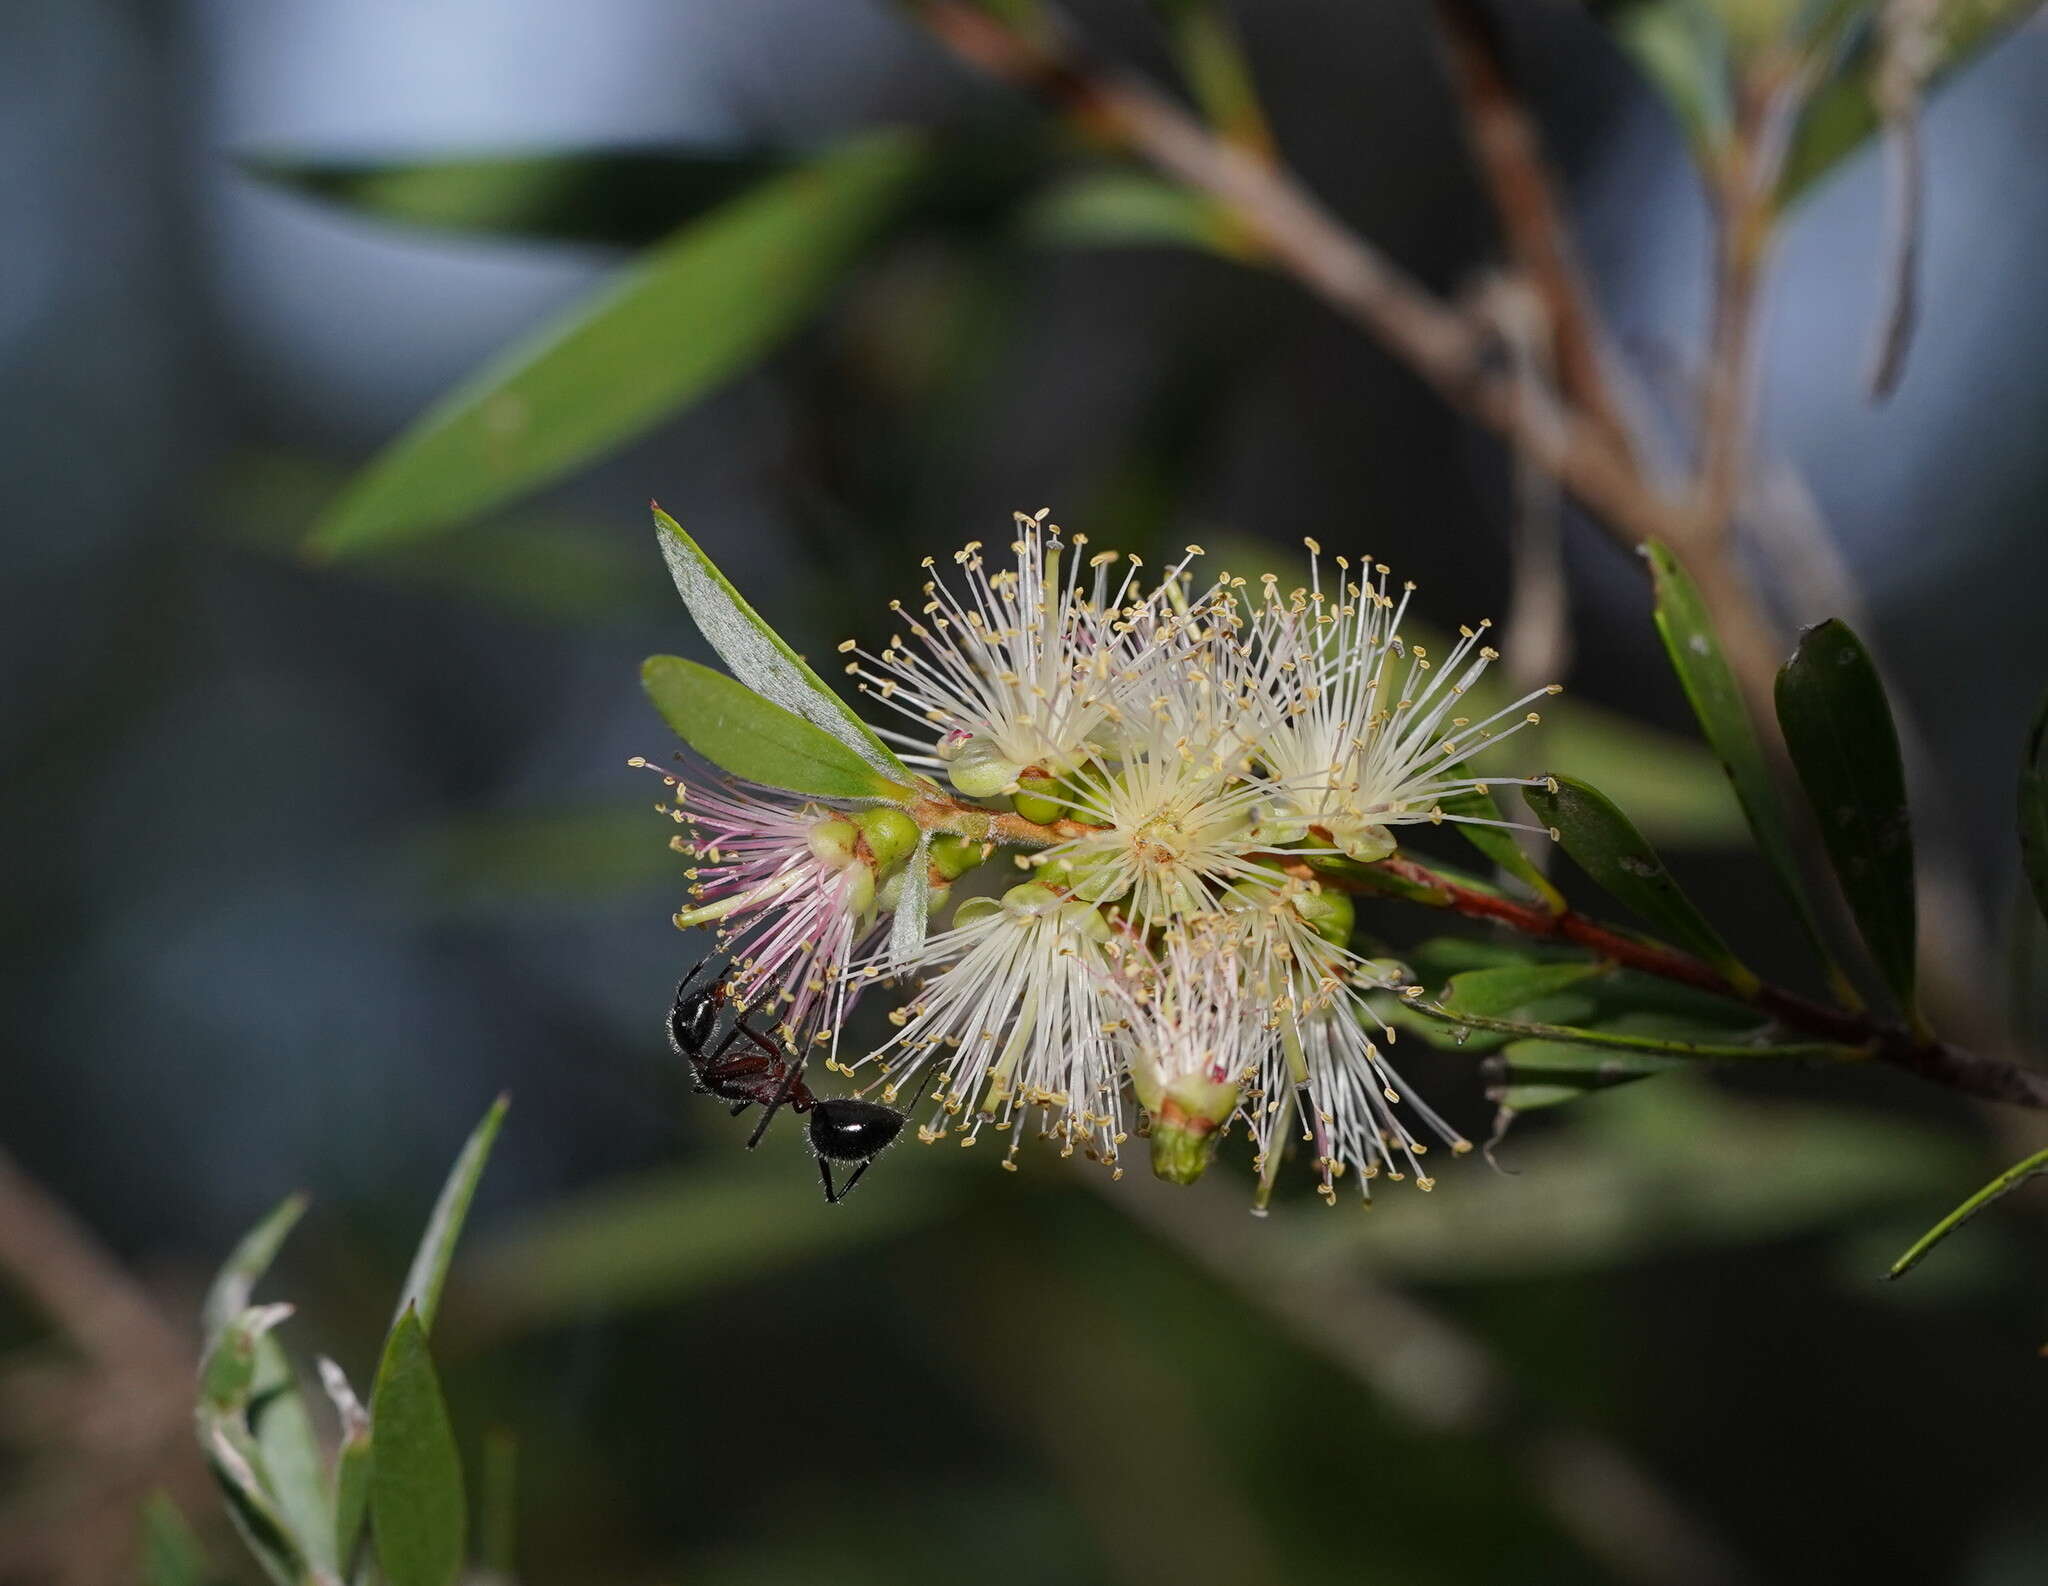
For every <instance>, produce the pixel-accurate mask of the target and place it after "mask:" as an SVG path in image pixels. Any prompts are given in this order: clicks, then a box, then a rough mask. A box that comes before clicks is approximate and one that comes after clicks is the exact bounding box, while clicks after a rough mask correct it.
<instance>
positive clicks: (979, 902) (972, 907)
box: [953, 898, 1003, 925]
mask: <svg viewBox="0 0 2048 1586" xmlns="http://www.w3.org/2000/svg"><path fill="white" fill-rule="evenodd" d="M1002 912H1003V906H1002V904H1000V903H999V902H997V901H996V900H995V899H994V898H965V899H963V900H962V901H961V904H960V907H959V908H957V909H955V910H954V911H953V923H954V924H955V925H972V924H973V923H974V922H975V921H976V920H985V919H987V918H988V917H989V916H990V915H991V914H1000V913H1002Z"/></svg>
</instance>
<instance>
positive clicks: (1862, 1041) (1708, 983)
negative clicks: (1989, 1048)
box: [1318, 857, 2048, 1109]
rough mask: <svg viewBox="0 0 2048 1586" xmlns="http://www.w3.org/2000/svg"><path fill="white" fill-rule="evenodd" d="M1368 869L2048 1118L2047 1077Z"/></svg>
mask: <svg viewBox="0 0 2048 1586" xmlns="http://www.w3.org/2000/svg"><path fill="white" fill-rule="evenodd" d="M1368 868H1370V869H1372V870H1377V871H1381V872H1384V873H1385V874H1387V875H1390V876H1393V877H1395V878H1397V879H1398V880H1400V881H1402V882H1405V883H1407V884H1408V885H1410V886H1414V887H1427V888H1429V889H1431V890H1432V891H1433V892H1435V893H1438V894H1440V895H1442V896H1443V897H1444V898H1445V899H1446V900H1447V901H1446V902H1445V903H1444V904H1443V905H1442V907H1445V908H1448V909H1450V910H1452V911H1453V912H1454V913H1457V914H1462V915H1465V916H1466V917H1467V918H1470V919H1478V920H1491V921H1493V922H1495V923H1496V924H1500V925H1505V926H1506V927H1507V928H1508V929H1510V930H1512V931H1517V932H1519V933H1521V934H1522V935H1524V936H1535V937H1549V938H1552V939H1556V940H1562V941H1567V942H1571V943H1573V944H1574V945H1575V946H1579V947H1584V948H1586V949H1588V950H1590V951H1592V952H1595V953H1597V954H1599V955H1600V956H1601V957H1602V958H1605V959H1608V960H1609V961H1611V962H1613V963H1615V964H1618V965H1620V966H1621V967H1623V968H1625V969H1634V970H1639V971H1641V972H1642V973H1644V974H1647V975H1655V976H1657V977H1658V978H1659V979H1662V980H1670V981H1675V982H1677V983H1678V984H1680V985H1685V986H1692V987H1694V988H1696V989H1698V990H1700V991H1707V992H1712V993H1713V994H1714V995H1716V996H1721V997H1727V998H1729V999H1731V1000H1732V1001H1736V1002H1743V1003H1747V1004H1749V1005H1750V1006H1751V1007H1754V1008H1756V1009H1757V1010H1758V1011H1759V1012H1762V1013H1766V1014H1769V1015H1770V1016H1771V1017H1772V1018H1773V1019H1776V1020H1777V1021H1778V1022H1779V1023H1780V1024H1782V1025H1784V1026H1786V1027H1787V1028H1788V1029H1793V1030H1798V1031H1800V1032H1802V1033H1803V1034H1807V1035H1815V1036H1819V1037H1820V1038H1821V1039H1822V1040H1825V1041H1831V1042H1834V1043H1837V1044H1839V1045H1843V1046H1863V1047H1868V1048H1869V1049H1870V1052H1871V1055H1872V1056H1873V1057H1876V1058H1877V1059H1879V1060H1880V1061H1882V1062H1886V1063H1890V1064H1892V1065H1894V1066H1895V1067H1898V1068H1903V1069H1906V1070H1907V1071H1909V1072H1911V1073H1914V1074H1918V1075H1919V1076H1920V1077H1921V1078H1922V1079H1926V1080H1930V1081H1932V1082H1933V1083H1934V1084H1937V1085H1941V1086H1945V1087H1946V1088H1947V1089H1950V1090H1954V1091H1959V1092H1961V1093H1962V1094H1964V1095H1966V1096H1975V1097H1979V1098H1981V1099H1983V1100H1986V1101H2002V1102H2010V1103H2012V1104H2014V1105H2015V1106H2021V1107H2034V1108H2041V1109H2048V1074H2041V1073H2037V1072H2035V1071H2033V1070H2031V1069H2025V1068H2020V1067H2019V1066H2017V1065H2016V1064H2013V1063H2008V1062H2006V1061H2005V1060H2003V1059H2002V1058H1995V1057H1988V1056H1985V1055H1984V1054H1982V1053H1979V1052H1972V1051H1968V1050H1966V1049H1964V1048H1962V1047H1957V1046H1951V1045H1949V1044H1948V1043H1947V1042H1944V1041H1935V1040H1928V1039H1924V1038H1922V1037H1920V1036H1917V1035H1914V1034H1913V1033H1912V1032H1910V1031H1908V1030H1904V1029H1901V1028H1899V1027H1898V1026H1896V1025H1892V1024H1887V1023H1885V1022H1883V1021H1882V1020H1880V1019H1877V1018H1874V1017H1872V1016H1871V1015H1870V1014H1868V1013H1866V1012H1860V1011H1855V1012H1852V1011H1848V1010H1844V1009H1841V1008H1834V1007H1829V1006H1827V1005H1826V1004H1823V1003H1819V1002H1815V1001H1813V1000H1812V999H1810V998H1807V997H1802V996H1800V995H1799V993H1797V992H1795V991H1788V990H1787V989H1786V988H1784V987H1783V986H1776V985H1773V984H1771V983H1770V982H1769V981H1764V982H1762V983H1760V984H1759V985H1758V986H1757V987H1756V989H1755V990H1753V991H1751V990H1744V989H1741V988H1738V987H1736V986H1735V985H1733V984H1731V983H1730V982H1729V981H1728V980H1727V979H1726V977H1724V976H1723V975H1722V974H1721V973H1720V972H1719V971H1718V970H1716V969H1714V968H1713V967H1712V966H1711V965H1708V964H1705V963H1702V962H1701V961H1700V960H1699V959H1697V958H1693V957H1691V956H1690V955H1688V954H1685V953H1681V952H1678V951H1676V950H1675V949H1673V948H1669V947H1665V946H1663V945H1662V944H1661V943H1653V942H1646V941H1643V940H1641V939H1640V938H1638V937H1634V936H1630V935H1628V934H1626V933H1624V932H1622V931H1618V930H1616V929H1615V928H1614V927H1613V926H1610V925H1604V924H1602V923H1601V922H1600V921H1598V920H1595V919H1591V918H1589V917H1588V916H1586V915H1583V914H1580V913H1578V912H1576V911H1574V910H1569V909H1568V910H1566V911H1565V912H1564V913H1562V914H1552V913H1551V912H1550V911H1549V910H1547V909H1545V908H1544V907H1542V906H1541V905H1540V904H1535V903H1523V902H1521V901H1520V900H1518V899H1515V898H1510V897H1506V896H1504V895H1503V894H1500V893H1497V892H1482V891H1480V890H1478V889H1477V888H1474V887H1468V886H1465V885H1463V884H1462V883H1460V882H1458V881H1455V880H1453V879H1451V878H1450V877H1448V876H1445V875H1442V874H1440V873H1438V872H1437V871H1434V870H1432V869H1430V868H1429V867H1428V866H1427V865H1424V864H1421V863H1418V862H1417V861H1416V860H1413V859H1404V858H1398V857H1397V858H1393V859H1382V860H1381V861H1379V863H1378V864H1376V865H1372V866H1370V867H1368ZM1318 879H1319V880H1321V881H1322V882H1323V884H1324V885H1326V886H1327V885H1334V886H1339V887H1343V888H1345V889H1346V890H1370V889H1371V883H1370V882H1369V881H1363V882H1361V881H1359V880H1355V879H1352V878H1349V877H1345V876H1342V875H1320V876H1319V877H1318Z"/></svg>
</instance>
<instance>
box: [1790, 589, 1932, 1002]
mask: <svg viewBox="0 0 2048 1586" xmlns="http://www.w3.org/2000/svg"><path fill="white" fill-rule="evenodd" d="M1777 698H1778V725H1779V727H1780V728H1781V729H1782V730H1783V731H1784V734H1785V747H1786V749H1787V750H1789V751H1790V753H1791V755H1792V764H1793V766H1794V767H1795V768H1796V769H1797V770H1798V772H1799V780H1800V783H1801V785H1802V786H1804V787H1805V789H1806V797H1807V801H1808V802H1809V803H1810V804H1811V805H1812V806H1813V814H1814V819H1815V821H1817V822H1818V823H1819V826H1820V834H1821V841H1822V843H1823V844H1824V845H1825V847H1826V848H1827V852H1828V859H1829V861H1830V862H1831V863H1832V864H1833V866H1834V871H1835V879H1836V880H1837V881H1839V882H1840V883H1841V887H1842V896H1843V897H1844V898H1846V899H1847V900H1848V903H1849V912H1850V913H1851V914H1853V915H1854V916H1855V917H1856V925H1857V928H1858V929H1859V930H1860V931H1861V932H1862V934H1863V941H1864V944H1865V945H1866V946H1867V947H1868V948H1869V949H1870V956H1871V958H1872V959H1873V960H1874V961H1875V962H1876V964H1877V968H1878V972H1879V973H1880V974H1881V975H1882V976H1883V977H1884V982H1885V984H1886V985H1887V986H1888V987H1890V988H1891V992H1892V995H1893V996H1894V997H1896V998H1897V999H1898V1002H1899V1006H1900V1007H1901V1008H1902V1009H1904V1010H1905V1011H1906V1013H1907V1014H1908V1015H1909V1016H1910V1015H1912V1013H1913V1007H1914V1000H1913V968H1914V956H1915V947H1916V938H1917V927H1916V923H1915V912H1914V902H1913V828H1912V820H1911V816H1910V815H1909V813H1908V811H1907V806H1906V772H1905V767H1904V765H1903V764H1902V763H1901V761H1900V758H1899V735H1898V731H1897V729H1896V728H1895V727H1894V726H1893V724H1892V713H1891V707H1890V705H1889V704H1887V703H1886V701H1885V693H1884V684H1883V683H1882V682H1881V681H1880V680H1879V678H1878V675H1877V668H1876V666H1875V665H1874V664H1872V662H1871V659H1870V652H1869V651H1867V650H1865V649H1864V648H1863V643H1862V641H1861V640H1860V639H1858V638H1857V637H1856V635H1855V634H1854V633H1853V632H1851V631H1850V629H1849V627H1848V625H1847V624H1846V623H1844V622H1841V621H1839V620H1830V621H1827V622H1823V623H1820V624H1818V625H1817V626H1815V627H1811V628H1808V629H1807V630H1806V631H1805V632H1804V633H1802V634H1801V635H1800V636H1799V648H1798V650H1797V651H1795V652H1794V654H1793V656H1792V659H1791V660H1790V661H1788V662H1786V663H1785V665H1784V667H1783V669H1782V670H1780V671H1779V673H1778V688H1777Z"/></svg>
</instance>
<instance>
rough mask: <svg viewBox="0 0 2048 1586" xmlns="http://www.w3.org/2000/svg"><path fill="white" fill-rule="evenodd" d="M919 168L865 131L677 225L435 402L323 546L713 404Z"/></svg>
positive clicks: (472, 507) (479, 497)
mask: <svg viewBox="0 0 2048 1586" xmlns="http://www.w3.org/2000/svg"><path fill="white" fill-rule="evenodd" d="M920 162H921V156H920V151H919V146H918V144H917V142H916V140H915V139H913V138H911V137H909V136H907V135H905V134H902V133H894V132H887V133H878V134H874V135H871V136H868V137H863V138H860V139H857V140H855V141H853V142H850V143H848V144H845V145H844V146H842V147H840V148H839V149H836V150H834V151H833V152H831V153H829V154H826V155H823V156H821V157H820V158H818V159H817V160H814V161H812V162H811V163H809V164H807V165H805V166H803V167H801V168H800V169H798V170H795V171H792V172H791V173H790V174H788V175H787V176H783V177H779V178H777V179H775V180H773V181H771V182H768V183H766V184H764V185H763V186H762V187H761V188H760V189H758V190H757V191H755V192H753V193H751V194H749V195H748V196H747V197H745V198H741V199H737V200H735V201H734V202H732V203H731V204H728V205H726V206H724V207H723V208H721V209H718V210H716V211H715V212H713V213H712V214H710V215H708V216H706V217H705V218H704V219H703V220H701V221H698V222H696V223H694V224H692V225H688V226H686V227H684V228H683V229H682V230H681V231H679V232H677V233H676V234H675V235H674V236H672V237H671V238H670V239H669V240H668V241H667V242H665V243H663V244H661V245H660V246H659V247H657V248H654V249H651V250H649V252H648V253H646V254H645V255H644V256H642V257H641V258H640V259H638V260H636V261H635V262H634V263H633V264H632V265H630V266H628V267H627V268H626V269H625V270H623V271H622V272H621V273H620V274H619V276H618V277H617V278H616V279H615V280H613V281H612V282H610V283H609V284H608V285H606V286H605V287H604V288H603V289H601V290H600V291H599V292H598V293H597V294H596V295H595V296H594V297H593V298H591V299H589V300H588V301H586V302H584V303H582V304H579V305H578V306H577V307H575V308H573V309H571V310H570V311H569V312H568V313H567V314H566V315H564V316H563V317H562V318H560V319H558V320H556V321H555V322H554V323H553V324H551V325H549V326H547V327H545V328H544V329H543V330H541V331H540V332H539V333H538V334H537V335H535V336H534V337H532V338H530V339H529V340H527V341H525V342H523V343H521V344H520V345H518V346H516V347H514V348H512V349H511V350H510V351H508V352H506V353H505V354H503V355H502V356H500V357H498V358H495V359H493V360H492V361H491V362H490V363H489V364H487V365H485V367H484V368H482V369H481V370H479V371H478V372H477V373H476V374H475V375H473V376H471V377H470V378H469V379H468V380H465V381H464V382H463V383H462V384H461V385H459V386H457V387H456V388H455V389H454V390H453V391H451V392H450V393H448V395H446V396H445V397H443V398H442V399H441V400H440V401H439V402H437V403H435V404H434V406H433V407H432V408H431V409H429V410H428V412H427V413H426V414H425V415H424V416H422V417H421V418H420V419H419V420H418V421H417V422H415V423H414V424H413V425H412V427H411V428H410V429H408V430H407V431H406V432H405V433H404V434H403V435H401V436H400V437H399V438H398V439H397V440H396V441H394V442H393V443H392V444H391V445H390V446H389V447H388V448H387V449H386V450H385V451H384V452H383V453H382V454H381V455H380V456H379V457H378V458H377V459H376V460H375V461H374V462H372V463H371V464H370V466H369V467H368V468H367V469H366V470H365V471H364V472H363V473H362V474H361V475H360V476H358V478H357V479H356V481H355V482H354V484H353V485H351V486H350V488H349V489H348V490H347V491H346V492H344V494H343V495H342V497H341V499H340V500H339V501H337V502H336V503H335V504H334V505H333V506H332V507H331V508H330V509H329V510H328V512H327V513H326V514H325V516H324V517H323V518H322V520H321V522H320V524H319V526H318V527H317V528H316V529H315V531H314V534H313V540H312V546H313V548H314V549H315V550H317V551H320V552H323V553H328V554H338V553H341V552H345V551H357V550H364V549H367V548H370V547H372V546H375V545H379V544H383V543H387V542H390V541H395V540H401V539H405V538H408V537H410V536H414V535H420V534H426V533H429V532H431V531H433V530H435V529H439V528H445V527H447V526H448V525H450V524H454V523H460V522H462V521H464V520H465V519H468V518H471V517H474V516H475V515H476V514H478V513H480V512H483V511H485V510H487V509H489V508H491V507H494V506H498V505H500V504H502V503H504V502H507V501H510V500H513V499H515V498H516V497H519V496H522V495H524V494H526V493H527V492H528V491H531V490H534V489H537V488H538V487H539V486H541V485H543V484H546V483H548V482H549V481H551V480H554V479H557V478H559V477H561V476H562V475H563V474H565V473H567V472H569V471H570V470H571V469H573V468H576V467H577V466H579V465H581V464H583V463H585V462H588V461H590V460H591V459H592V458H595V457H597V456H600V455H602V454H603V453H605V452H608V451H611V450H613V449H615V448H617V447H619V446H623V445H624V444H626V443H627V442H628V441H630V440H632V439H634V438H635V437H636V436H638V435H640V434H642V433H644V432H645V431H646V430H647V429H648V428H649V427H650V426H652V425H653V424H655V423H656V422H657V421H658V420H660V419H662V418H664V417H666V416H668V415H669V414H672V413H674V412H675V411H677V410H678V409H680V408H682V407H684V406H686V405H688V404H689V403H691V402H693V401H695V400H696V399H698V398H699V397H701V396H703V395H705V394H706V393H707V392H708V391H710V390H711V389H712V388H714V387H715V386H717V385H718V384H720V383H721V382H722V381H724V380H726V379H727V378H729V377H730V376H732V375H734V374H737V373H738V372H739V371H741V370H742V369H744V368H746V367H747V366H748V365H749V364H750V363H752V362H753V361H754V360H755V359H757V358H759V357H760V356H761V355H762V354H763V353H765V352H766V351H767V350H768V348H769V347H771V346H772V345H773V344H774V343H775V342H777V341H778V340H780V339H781V338H782V337H783V336H785V335H787V334H788V333H789V332H791V331H792V330H794V329H795V328H796V327H797V326H798V325H799V324H800V323H801V322H802V321H803V320H804V319H805V318H806V317H807V316H808V315H809V314H810V312H811V311H812V310H813V309H814V308H816V307H817V306H818V304H819V303H820V302H821V301H822V300H823V299H824V296H825V294H826V293H827V292H828V291H829V290H830V289H831V288H832V286H833V285H834V284H835V283H837V282H838V281H839V280H840V279H841V278H842V277H843V276H844V275H845V273H846V271H847V269H848V267H849V266H850V265H851V264H852V263H853V262H854V260H855V259H856V258H858V257H859V255H860V253H861V252H862V250H864V249H865V248H866V247H867V246H868V244H869V243H870V242H871V241H872V240H873V239H874V237H875V236H876V235H877V234H878V232H879V231H880V230H881V227H882V225H883V223H884V222H885V221H886V220H887V219H888V218H889V216H890V215H891V214H892V213H893V212H894V211H895V209H896V207H897V205H898V202H899V201H900V199H901V197H902V195H903V194H904V192H905V191H906V189H907V187H908V185H909V183H910V182H911V180H912V179H913V178H914V177H915V176H916V175H917V173H918V171H919V169H920Z"/></svg>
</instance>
